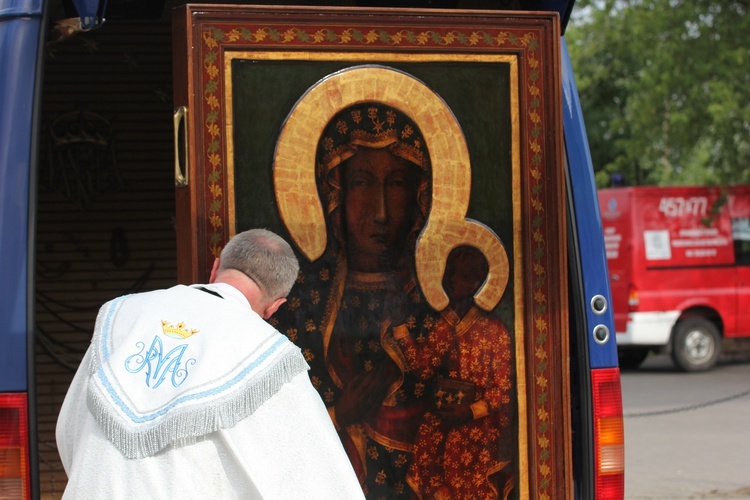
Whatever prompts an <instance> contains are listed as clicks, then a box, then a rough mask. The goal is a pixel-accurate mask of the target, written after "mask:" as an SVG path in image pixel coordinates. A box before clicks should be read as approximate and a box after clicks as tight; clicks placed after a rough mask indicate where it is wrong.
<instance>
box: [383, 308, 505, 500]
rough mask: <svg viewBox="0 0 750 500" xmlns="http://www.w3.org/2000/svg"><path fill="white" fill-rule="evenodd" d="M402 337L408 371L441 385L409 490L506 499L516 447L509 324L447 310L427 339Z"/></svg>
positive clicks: (419, 440) (421, 433)
mask: <svg viewBox="0 0 750 500" xmlns="http://www.w3.org/2000/svg"><path fill="white" fill-rule="evenodd" d="M400 333H401V332H395V336H396V339H397V342H398V343H399V345H400V347H401V349H402V350H403V352H404V355H405V357H406V360H407V362H408V364H409V367H410V368H411V369H412V370H414V371H415V372H416V374H417V375H418V377H419V378H421V379H422V380H425V381H427V380H436V384H435V386H436V390H435V405H434V408H433V409H432V410H431V411H429V412H428V413H426V414H425V415H424V417H423V419H422V422H421V424H420V427H419V429H418V432H417V437H416V440H415V443H414V459H413V462H412V464H411V466H410V468H409V473H408V477H407V480H408V482H409V484H410V486H411V487H412V488H413V489H414V490H415V491H416V492H417V494H418V495H419V496H420V497H421V498H424V497H429V498H432V497H433V496H434V497H436V498H461V499H469V498H483V499H484V498H504V497H505V495H506V492H507V491H508V489H509V488H510V486H511V485H512V480H513V474H512V472H511V471H512V469H513V467H512V456H513V443H514V442H515V439H514V437H513V433H514V430H513V429H512V425H511V423H512V422H513V414H514V411H513V407H514V405H513V398H512V394H513V387H514V376H513V373H514V370H513V350H512V343H511V337H510V335H509V334H508V331H507V329H506V327H505V325H504V324H503V323H502V321H501V320H500V319H498V318H497V317H495V316H492V315H490V314H487V313H484V312H483V311H481V310H479V309H477V308H472V309H471V310H470V311H469V312H468V313H467V314H466V316H464V318H463V319H460V318H459V317H458V316H457V315H456V314H455V313H454V312H453V311H451V310H450V309H446V311H445V312H443V314H442V315H441V317H440V318H439V319H438V320H437V321H436V322H435V325H434V327H433V328H432V330H431V331H430V333H429V335H428V336H427V338H422V339H419V338H417V339H414V338H413V337H412V336H409V335H403V334H400ZM446 379H447V380H446ZM472 393H473V397H472Z"/></svg>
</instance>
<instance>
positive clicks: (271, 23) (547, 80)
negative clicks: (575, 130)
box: [193, 11, 572, 500]
mask: <svg viewBox="0 0 750 500" xmlns="http://www.w3.org/2000/svg"><path fill="white" fill-rule="evenodd" d="M339 12H340V11H339ZM369 12H370V13H372V11H369ZM334 13H336V12H334ZM463 13H464V14H465V13H466V12H465V11H464V12H463ZM493 14H495V15H496V14H497V13H493ZM512 14H513V16H514V21H516V20H517V19H516V18H517V17H519V16H517V14H516V13H512ZM225 17H227V19H226V20H222V21H212V22H205V23H203V24H200V23H199V24H196V25H195V26H197V30H198V32H197V34H196V35H197V36H200V42H201V43H200V45H199V46H197V47H196V49H197V56H196V57H197V59H198V61H199V63H200V66H201V73H200V76H199V79H198V81H199V89H198V95H199V97H200V99H201V100H200V103H201V105H200V106H201V111H200V120H201V123H199V124H198V125H199V126H200V127H201V130H200V131H198V132H197V133H198V135H199V136H200V138H199V140H200V141H201V142H202V143H203V144H204V145H205V147H203V150H202V151H199V152H198V154H199V158H198V161H201V162H205V165H206V174H205V175H204V178H203V179H201V182H204V183H205V185H204V186H202V188H201V189H202V190H203V191H205V193H206V196H205V199H204V206H203V207H198V208H199V213H202V214H203V215H202V216H203V217H205V219H206V220H205V222H206V223H207V224H206V231H205V232H206V234H205V239H204V240H203V243H202V244H203V245H206V247H205V248H207V250H208V251H207V253H206V262H205V263H204V265H207V266H208V267H209V268H210V263H211V261H213V259H214V257H215V256H218V255H219V253H220V251H221V249H222V248H223V245H224V243H225V242H226V241H227V239H228V238H229V237H230V234H231V231H233V228H232V229H231V230H230V228H228V227H227V226H228V221H227V218H228V217H229V204H228V200H227V196H226V191H227V190H231V189H230V184H229V183H230V182H231V181H229V180H227V178H226V175H225V169H226V165H227V157H226V155H227V154H228V153H227V147H226V146H227V145H226V144H225V143H224V139H223V138H224V137H225V130H224V127H225V122H224V120H225V113H226V109H225V106H226V100H225V95H224V92H225V78H226V75H225V71H226V69H225V68H224V67H223V66H222V61H223V52H224V51H228V50H258V49H284V50H309V49H310V48H315V49H316V50H321V49H328V50H335V51H341V50H342V49H348V50H353V51H357V50H383V49H390V50H394V49H396V48H398V49H401V50H422V51H424V50H428V51H429V50H430V49H433V50H434V49H443V50H445V49H450V50H458V51H467V52H475V53H488V54H489V53H513V54H517V55H518V56H519V61H522V63H521V64H520V68H519V71H520V75H521V85H520V86H519V93H520V100H521V102H522V103H523V104H522V107H521V109H522V113H521V115H522V116H521V117H520V118H521V120H520V121H521V128H522V129H524V130H525V133H524V134H523V138H524V139H525V142H524V143H523V144H522V151H521V156H522V166H523V169H524V175H523V180H522V182H523V183H525V185H524V186H523V188H522V192H523V193H524V200H523V201H522V210H523V211H524V214H528V215H525V216H524V217H523V219H524V228H523V235H518V234H515V235H514V237H515V238H518V237H521V238H523V241H524V242H525V250H526V252H525V255H526V257H527V263H526V265H525V266H526V270H527V272H526V273H525V274H526V275H527V277H526V278H525V281H526V283H525V285H526V289H527V290H528V292H527V293H526V296H527V297H528V298H529V300H528V302H527V308H526V314H527V317H526V318H523V319H522V320H523V321H525V324H526V328H525V331H526V333H527V335H528V336H529V337H528V339H527V342H526V346H527V348H526V349H527V350H526V357H527V358H528V359H527V377H528V378H526V377H524V378H521V377H519V378H518V390H519V391H525V393H526V395H527V398H526V399H527V400H528V401H529V402H530V403H531V404H530V408H529V412H530V418H529V419H528V423H527V424H528V429H527V435H528V439H529V442H528V457H519V458H520V459H521V460H525V459H527V458H528V465H529V470H530V476H531V477H530V478H528V481H529V484H528V489H525V488H521V490H522V492H523V491H526V492H527V493H528V494H529V495H530V496H531V497H534V498H539V499H542V500H549V499H551V498H560V497H562V496H564V497H570V496H571V494H572V484H570V477H569V476H570V475H571V471H572V464H571V463H570V462H571V459H570V450H569V445H568V444H567V443H560V442H557V441H558V440H560V439H563V440H569V439H570V435H569V430H567V429H565V430H563V432H560V431H559V430H556V429H555V428H554V426H553V423H554V422H565V423H566V424H567V423H568V416H567V411H568V409H567V405H564V404H563V405H561V404H560V403H561V400H565V398H566V396H565V394H564V391H565V389H566V387H567V380H565V382H560V380H561V378H565V377H567V368H564V369H563V370H561V368H560V363H563V365H562V366H563V367H565V366H566V365H564V362H562V361H561V362H559V363H555V362H554V361H553V360H554V357H555V356H559V350H563V351H566V350H567V346H566V345H565V343H566V342H567V336H566V335H564V334H563V333H561V332H562V331H563V330H564V329H565V328H566V321H565V320H566V318H563V317H562V316H563V314H566V313H563V312H559V316H560V317H554V316H553V314H552V311H553V310H554V309H555V308H553V307H552V306H551V302H552V301H554V302H555V303H558V304H564V303H565V301H564V299H560V297H559V296H560V295H564V294H565V293H567V292H566V289H564V288H562V287H563V286H565V281H564V280H560V281H559V282H558V286H559V287H560V289H554V288H555V287H554V286H553V285H552V280H551V279H550V277H551V276H553V275H554V274H555V273H560V271H559V270H556V269H553V268H552V266H554V265H562V264H564V260H562V259H561V258H560V256H559V255H558V256H555V254H556V253H558V252H559V253H564V245H562V243H559V242H558V244H559V245H560V246H556V245H555V243H553V244H552V245H550V242H549V241H548V236H549V235H550V234H555V233H554V232H555V231H557V233H556V234H557V237H558V238H559V239H560V241H562V239H563V238H564V237H565V235H564V230H563V228H561V226H562V224H561V221H562V219H561V218H560V219H555V220H550V214H552V213H555V212H556V211H559V210H562V200H561V199H557V200H556V201H557V202H558V205H559V206H548V201H549V200H550V199H555V198H561V196H560V194H561V193H562V190H561V189H559V188H558V187H556V186H550V185H548V183H547V182H546V180H547V179H548V178H550V176H549V175H548V174H549V171H548V170H547V169H550V168H553V170H555V171H556V172H555V175H553V176H552V178H553V179H554V180H555V181H556V182H557V183H561V182H563V179H562V173H561V165H560V162H561V160H560V154H561V153H560V148H561V139H562V138H561V132H557V134H558V135H557V137H556V139H557V140H558V142H560V144H557V145H556V144H554V141H548V139H549V138H550V136H554V135H555V133H556V132H554V131H552V130H549V128H552V129H555V128H557V129H559V130H561V124H560V123H559V121H560V116H559V115H556V113H554V112H551V111H550V110H551V109H553V107H551V106H550V103H548V102H547V101H548V100H551V101H553V102H552V103H551V104H552V105H558V106H559V94H557V92H558V90H557V89H556V88H555V86H554V85H555V84H557V87H559V79H558V78H559V77H558V76H557V75H556V74H552V73H553V72H552V71H550V68H555V69H556V68H559V62H558V60H557V55H556V54H554V51H550V50H549V49H547V50H546V51H545V50H544V47H547V46H549V45H550V44H551V46H552V47H555V48H556V49H555V50H559V48H558V45H557V43H558V42H557V37H559V31H558V28H557V23H556V20H555V17H556V16H554V15H553V14H549V15H548V14H544V15H540V16H539V18H532V17H531V16H527V17H526V19H525V20H526V22H520V23H518V25H517V26H516V25H513V27H508V26H503V27H490V26H487V23H484V24H483V25H482V26H481V28H479V29H474V28H469V29H465V28H450V27H441V26H435V27H429V28H424V29H409V28H404V27H403V22H401V23H399V25H398V27H393V26H389V24H388V20H387V19H385V20H383V19H380V20H379V21H380V22H378V21H372V22H366V21H362V20H361V19H360V20H359V23H358V24H357V25H354V26H342V25H332V23H330V22H329V23H325V22H324V21H323V20H321V18H315V19H314V20H311V21H299V22H288V21H287V22H286V23H283V22H277V21H275V20H271V19H269V18H268V17H267V16H266V17H265V19H262V20H260V21H258V22H248V21H242V20H231V19H229V18H228V16H225ZM261 17H263V16H261ZM520 17H524V16H520ZM351 21H352V22H355V21H357V20H356V19H351ZM553 21H554V22H553ZM422 22H424V21H423V20H420V23H422ZM438 22H446V18H440V19H438ZM447 22H450V20H449V19H448V20H447ZM394 24H395V23H394ZM499 24H503V23H502V22H499ZM505 24H507V25H512V24H513V23H512V22H507V23H505ZM193 29H196V28H195V27H194V28H193ZM550 58H552V59H553V60H552V61H549V60H545V59H550ZM551 89H554V92H555V96H556V97H557V99H558V102H557V103H555V102H554V101H555V99H554V98H551V97H550V96H549V93H550V92H551ZM548 142H550V143H549V144H548ZM550 165H552V167H550ZM555 190H557V191H555ZM199 236H200V235H199ZM198 243H199V244H201V243H200V241H199V242H198ZM553 297H554V299H553ZM561 300H562V302H561ZM559 310H560V311H563V308H562V307H561V308H559ZM553 327H555V328H558V329H560V331H559V332H555V331H554V330H553ZM552 337H554V338H555V340H554V341H553V339H552ZM556 348H557V351H556V350H555V349H556ZM556 367H557V368H556ZM555 370H561V372H556V371H555ZM566 427H567V426H566ZM520 428H522V427H520ZM561 464H562V465H561ZM522 480H524V481H525V478H522ZM524 496H525V495H524Z"/></svg>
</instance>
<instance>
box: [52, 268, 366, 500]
mask: <svg viewBox="0 0 750 500" xmlns="http://www.w3.org/2000/svg"><path fill="white" fill-rule="evenodd" d="M205 287H206V288H210V289H212V290H214V291H218V292H219V293H220V294H221V295H222V297H223V298H221V297H216V296H213V295H211V294H209V293H206V292H205V291H202V290H199V289H198V288H197V287H187V286H182V285H178V286H176V287H173V288H171V289H168V290H159V291H155V292H147V293H142V294H135V295H128V296H124V297H119V298H117V299H114V300H113V301H110V302H108V303H107V304H105V305H104V306H102V308H101V310H100V311H99V315H98V317H97V322H96V329H95V331H94V336H93V338H92V343H91V346H90V347H89V350H88V351H87V353H86V356H85V357H84V359H83V361H82V363H81V365H80V367H79V369H78V372H77V373H76V375H75V378H74V379H73V382H72V384H71V386H70V389H69V391H68V394H67V396H66V397H65V401H64V402H63V405H62V409H61V410H60V415H59V418H58V422H57V433H56V434H57V446H58V450H59V452H60V456H61V458H62V463H63V466H64V468H65V471H66V473H67V475H68V485H67V487H66V489H65V493H64V498H65V499H104V498H106V499H119V498H144V499H152V498H153V499H171V498H186V499H192V498H195V499H198V498H200V499H207V498H211V499H213V498H216V499H232V498H238V499H258V498H268V499H277V498H278V499H299V498H309V499H318V498H320V499H344V500H348V499H355V498H362V497H363V495H362V490H361V488H360V485H359V482H358V481H357V478H356V475H355V473H354V471H353V469H352V466H351V464H350V462H349V459H348V457H347V455H346V453H345V451H344V449H343V447H342V445H341V442H340V440H339V438H338V435H337V434H336V431H335V429H334V427H333V424H332V422H331V419H330V417H329V416H328V413H327V411H326V408H325V406H324V404H323V402H322V401H321V399H320V396H319V395H318V393H317V391H316V390H315V389H314V388H313V386H312V384H311V383H310V379H309V377H308V375H307V369H308V367H307V363H306V362H305V360H304V358H303V357H302V354H301V353H300V351H299V348H297V347H296V346H295V345H294V344H292V343H291V342H290V341H289V340H288V339H286V337H284V336H283V335H281V334H280V333H279V332H277V331H276V330H275V329H274V328H273V327H272V326H270V325H269V324H268V323H266V322H265V321H263V319H262V318H261V317H260V316H258V315H257V314H256V313H255V312H253V311H252V309H251V308H250V305H249V303H248V302H247V300H246V299H245V298H244V296H243V295H242V294H241V293H240V292H239V291H238V290H236V289H235V288H233V287H231V286H229V285H227V284H223V283H216V284H212V285H205Z"/></svg>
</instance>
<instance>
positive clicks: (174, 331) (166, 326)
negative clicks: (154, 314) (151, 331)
mask: <svg viewBox="0 0 750 500" xmlns="http://www.w3.org/2000/svg"><path fill="white" fill-rule="evenodd" d="M161 329H162V331H163V332H164V335H166V336H167V337H172V338H173V339H186V338H188V337H190V336H192V335H195V334H196V333H198V330H195V329H188V328H185V323H183V322H182V321H181V322H179V323H177V324H176V325H173V324H172V323H170V322H169V321H166V320H161Z"/></svg>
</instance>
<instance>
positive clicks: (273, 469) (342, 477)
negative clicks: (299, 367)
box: [219, 372, 364, 500]
mask: <svg viewBox="0 0 750 500" xmlns="http://www.w3.org/2000/svg"><path fill="white" fill-rule="evenodd" d="M219 434H221V437H220V438H219V439H220V440H222V441H224V444H225V445H226V447H227V450H228V452H229V453H231V454H232V455H234V456H233V457H232V459H233V460H235V461H237V462H238V465H240V467H241V468H242V469H243V470H244V471H245V473H246V474H247V476H248V478H250V479H252V482H253V483H254V484H255V486H256V487H257V488H258V490H260V492H261V493H262V495H263V497H264V498H272V499H287V498H289V499H298V498H326V499H332V500H334V499H342V500H351V499H357V498H364V495H363V493H362V488H361V486H360V484H359V481H358V480H357V477H356V474H355V473H354V469H353V468H352V466H351V463H350V462H349V458H348V457H347V455H346V452H345V451H344V448H343V446H342V444H341V441H340V439H339V437H338V434H337V433H336V430H335V428H334V426H333V423H332V422H331V419H330V417H329V416H328V412H327V411H326V408H325V405H324V404H323V401H322V400H321V399H320V396H319V395H318V393H317V391H316V390H315V388H313V386H312V384H311V383H310V379H309V376H308V374H307V372H303V373H300V374H299V375H297V376H296V377H294V379H292V380H291V381H290V382H289V383H287V384H285V385H284V386H283V387H282V388H281V390H280V391H279V392H278V393H277V394H276V395H274V396H273V397H272V398H271V399H269V400H268V401H266V402H265V403H264V404H263V405H262V406H261V407H260V408H258V409H257V410H256V411H255V413H253V414H252V415H251V416H250V417H249V418H246V419H245V420H244V421H242V422H240V423H239V424H237V425H236V426H235V427H233V428H231V429H225V430H223V431H220V432H219Z"/></svg>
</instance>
